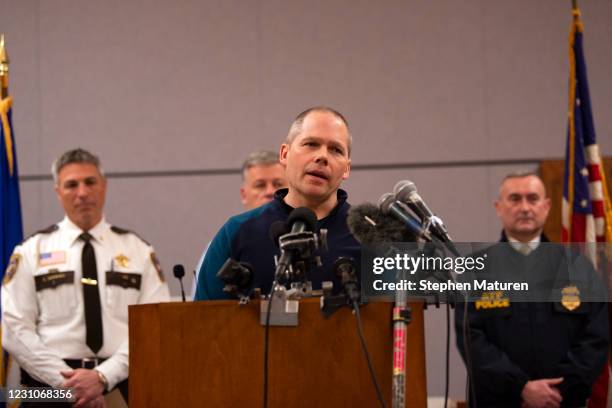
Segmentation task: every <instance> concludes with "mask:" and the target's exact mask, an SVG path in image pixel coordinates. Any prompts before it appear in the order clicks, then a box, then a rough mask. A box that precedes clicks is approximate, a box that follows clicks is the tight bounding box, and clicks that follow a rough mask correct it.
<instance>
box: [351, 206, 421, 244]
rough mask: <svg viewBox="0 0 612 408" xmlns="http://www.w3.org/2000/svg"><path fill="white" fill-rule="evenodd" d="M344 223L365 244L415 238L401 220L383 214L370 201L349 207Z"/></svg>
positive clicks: (412, 239)
mask: <svg viewBox="0 0 612 408" xmlns="http://www.w3.org/2000/svg"><path fill="white" fill-rule="evenodd" d="M346 223H347V225H348V227H349V231H351V233H352V234H353V236H354V237H355V238H356V239H357V241H359V242H361V244H363V245H366V246H375V245H377V244H381V243H388V242H406V241H408V242H412V241H414V240H415V236H414V235H413V234H411V233H410V231H409V230H408V229H407V228H406V226H405V225H404V223H403V222H401V221H399V220H397V219H395V218H393V217H390V216H387V215H385V214H383V213H382V211H380V209H378V207H377V206H375V205H374V204H371V203H365V204H360V205H357V206H353V207H351V209H350V210H349V213H348V217H347V219H346Z"/></svg>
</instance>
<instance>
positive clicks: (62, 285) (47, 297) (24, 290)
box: [2, 217, 170, 388]
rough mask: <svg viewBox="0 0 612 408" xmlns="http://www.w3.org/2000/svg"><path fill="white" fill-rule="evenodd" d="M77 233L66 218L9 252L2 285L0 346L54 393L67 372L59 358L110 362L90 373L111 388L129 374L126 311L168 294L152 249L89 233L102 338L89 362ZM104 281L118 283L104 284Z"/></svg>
mask: <svg viewBox="0 0 612 408" xmlns="http://www.w3.org/2000/svg"><path fill="white" fill-rule="evenodd" d="M111 228H113V229H111ZM82 232H83V231H81V229H80V228H79V227H77V226H76V225H75V224H73V223H72V222H71V221H70V220H69V219H68V218H67V217H65V218H64V220H63V221H61V222H60V223H59V224H57V228H55V229H54V230H49V231H46V232H40V233H37V234H36V235H34V236H33V237H31V238H29V239H27V240H26V241H24V242H23V243H22V244H20V245H18V246H17V247H16V248H15V251H14V252H13V257H12V258H11V264H10V265H9V268H8V269H7V273H6V275H5V280H4V282H3V285H2V340H3V346H4V348H5V349H7V350H8V351H9V353H11V354H12V355H13V357H14V358H15V359H16V360H17V362H18V363H19V365H20V366H21V367H22V368H23V369H25V370H26V371H27V372H28V373H29V374H30V375H31V376H32V377H33V378H35V379H37V380H38V381H41V382H43V383H47V384H49V385H51V386H53V387H60V386H61V384H62V383H63V382H64V378H63V377H62V375H61V374H60V371H63V370H71V368H70V367H68V365H66V363H65V362H64V361H63V359H82V358H91V357H101V358H108V360H106V361H104V362H103V363H102V364H100V365H99V366H98V367H96V369H97V370H99V371H100V372H101V373H102V374H104V376H105V377H106V378H107V380H108V382H109V388H112V387H114V386H115V385H116V384H117V383H119V382H121V381H123V380H124V379H126V378H127V376H128V305H132V304H138V303H157V302H166V301H169V299H170V295H169V292H168V286H167V284H166V283H165V281H164V278H163V275H162V274H161V270H159V264H158V263H157V261H156V258H155V255H154V252H153V248H152V247H151V246H150V245H149V244H148V243H146V242H144V241H143V240H142V239H140V238H139V237H137V236H136V235H134V234H133V233H131V232H128V231H123V230H119V229H114V227H111V226H110V225H109V224H108V223H107V222H106V221H105V220H104V219H103V220H102V221H100V222H99V223H98V224H97V225H96V226H95V227H94V228H92V229H91V230H90V231H89V233H90V234H91V235H92V237H93V239H92V240H91V243H92V245H93V247H94V250H95V254H96V264H97V272H98V286H99V291H100V304H101V310H102V327H103V332H104V339H103V344H102V348H101V349H100V350H99V352H98V354H97V356H95V355H94V353H93V352H92V351H91V349H90V348H89V347H88V346H87V345H86V343H85V334H86V329H85V311H84V306H83V286H82V283H81V277H82V271H81V252H82V250H83V245H84V242H83V241H82V240H80V239H79V235H80V234H81V233H82ZM155 263H157V265H155ZM11 268H13V270H11ZM65 272H68V273H65ZM70 272H73V273H74V274H73V275H71V274H70ZM109 272H116V273H114V274H112V273H111V274H109ZM71 276H72V277H73V278H71ZM37 277H38V278H37ZM107 277H111V278H114V281H115V282H117V281H119V282H120V283H122V284H117V283H115V284H110V283H109V284H107ZM53 281H55V282H56V284H53V283H52V282H53ZM37 286H38V290H37Z"/></svg>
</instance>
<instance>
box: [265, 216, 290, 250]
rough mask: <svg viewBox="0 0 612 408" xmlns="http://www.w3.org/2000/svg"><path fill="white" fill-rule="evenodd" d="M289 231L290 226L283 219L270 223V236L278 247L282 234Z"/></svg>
mask: <svg viewBox="0 0 612 408" xmlns="http://www.w3.org/2000/svg"><path fill="white" fill-rule="evenodd" d="M288 232H289V228H288V227H287V224H286V223H285V222H283V221H280V220H279V221H274V222H273V223H272V224H271V225H270V229H269V230H268V236H269V237H270V239H271V240H272V242H274V245H276V246H277V247H278V239H279V238H280V236H281V235H285V234H287V233H288Z"/></svg>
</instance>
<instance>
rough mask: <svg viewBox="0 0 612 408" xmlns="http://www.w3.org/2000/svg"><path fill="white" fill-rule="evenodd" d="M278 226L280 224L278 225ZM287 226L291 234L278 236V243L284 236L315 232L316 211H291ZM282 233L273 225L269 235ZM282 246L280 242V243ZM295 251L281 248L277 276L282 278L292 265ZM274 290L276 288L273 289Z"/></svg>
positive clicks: (298, 209) (302, 209)
mask: <svg viewBox="0 0 612 408" xmlns="http://www.w3.org/2000/svg"><path fill="white" fill-rule="evenodd" d="M277 225H278V224H277ZM287 225H288V226H289V228H288V229H289V230H290V232H289V233H287V234H284V235H280V236H276V237H275V238H273V239H275V240H276V241H278V240H280V239H282V238H283V237H284V236H288V235H292V234H299V233H302V232H307V231H308V232H313V231H314V230H315V229H316V226H317V216H316V215H315V213H314V211H312V210H311V209H310V208H307V207H299V208H296V209H294V210H293V211H291V213H290V214H289V217H288V218H287ZM279 232H280V227H276V226H275V225H274V224H272V225H271V229H270V230H269V234H270V235H273V234H278V233H279ZM279 244H280V242H279ZM293 255H294V251H291V250H284V249H283V248H282V247H281V256H280V258H279V259H278V263H277V265H276V272H275V276H277V277H278V276H280V275H281V274H282V273H284V272H285V270H286V269H287V268H288V267H289V265H290V264H291V260H292V258H293ZM272 290H274V288H272Z"/></svg>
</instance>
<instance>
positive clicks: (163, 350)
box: [129, 298, 427, 408]
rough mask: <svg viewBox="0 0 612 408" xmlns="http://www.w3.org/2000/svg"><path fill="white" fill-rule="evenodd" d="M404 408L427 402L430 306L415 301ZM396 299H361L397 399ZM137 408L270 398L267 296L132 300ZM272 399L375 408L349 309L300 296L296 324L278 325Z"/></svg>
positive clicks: (285, 403)
mask: <svg viewBox="0 0 612 408" xmlns="http://www.w3.org/2000/svg"><path fill="white" fill-rule="evenodd" d="M410 306H411V307H412V322H411V323H410V325H409V327H408V345H407V367H408V368H407V376H406V384H407V386H406V407H411V408H412V407H423V408H424V407H426V405H427V390H426V375H425V344H424V339H423V306H422V304H420V303H412V304H410ZM391 309H392V304H391V303H382V302H380V303H370V304H368V305H365V306H363V307H361V315H362V320H363V325H364V332H365V337H366V344H367V346H368V350H369V352H370V355H371V358H372V361H373V366H374V370H375V372H376V377H377V379H378V381H379V384H380V386H381V388H382V391H383V394H384V396H385V399H386V404H387V406H388V407H391V376H392V324H391ZM129 319H130V326H129V327H130V329H129V330H130V374H129V380H130V381H129V383H130V401H129V406H130V408H138V407H146V408H150V407H202V406H206V407H253V406H261V405H262V400H263V391H262V387H263V356H264V327H263V326H261V325H260V324H259V302H253V303H251V304H249V305H246V306H239V305H238V304H237V301H209V302H191V303H162V304H153V305H136V306H130V308H129ZM268 406H269V407H270V408H276V407H279V408H280V407H283V408H285V407H377V406H379V405H378V401H377V399H376V391H375V388H374V385H373V384H372V382H371V379H370V375H369V372H368V368H367V363H366V359H365V356H364V354H363V352H362V350H361V347H360V343H359V337H358V333H357V324H356V320H355V317H354V316H353V314H352V312H351V310H349V309H348V308H342V309H341V310H338V311H337V312H336V313H334V314H333V315H332V316H331V317H329V318H327V319H326V318H325V317H323V315H322V314H321V312H320V310H319V299H318V298H317V299H305V300H302V301H300V307H299V325H298V326H297V327H271V328H270V344H269V376H268Z"/></svg>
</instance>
